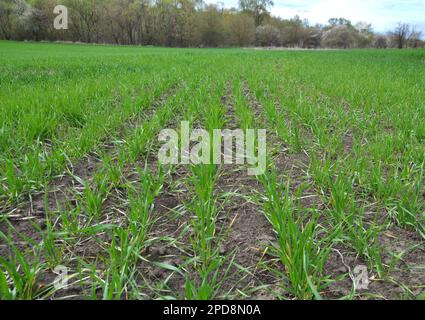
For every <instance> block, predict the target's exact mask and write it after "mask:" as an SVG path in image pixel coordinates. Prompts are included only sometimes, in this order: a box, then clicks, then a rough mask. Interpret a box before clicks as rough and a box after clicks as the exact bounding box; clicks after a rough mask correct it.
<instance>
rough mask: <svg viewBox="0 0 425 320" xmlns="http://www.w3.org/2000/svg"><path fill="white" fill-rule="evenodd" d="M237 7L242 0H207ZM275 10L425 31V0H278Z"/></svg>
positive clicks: (383, 28) (280, 13)
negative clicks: (405, 25) (399, 23)
mask: <svg viewBox="0 0 425 320" xmlns="http://www.w3.org/2000/svg"><path fill="white" fill-rule="evenodd" d="M206 2H208V3H216V2H224V4H225V7H237V4H238V0H216V1H215V0H207V1H206ZM274 4H275V5H274V7H273V9H272V14H273V15H276V16H280V17H282V18H290V17H293V16H295V15H296V14H298V15H299V16H300V17H301V18H303V19H308V20H309V21H310V23H326V22H327V21H328V20H329V19H330V18H333V17H344V18H347V19H349V20H352V22H353V23H355V22H358V21H367V22H369V23H372V24H373V27H374V29H375V31H379V32H384V31H388V30H391V29H393V28H394V27H395V26H396V25H397V23H398V22H408V23H410V24H412V25H415V26H416V27H417V29H419V30H422V31H423V32H424V33H425V0H293V1H286V0H275V1H274Z"/></svg>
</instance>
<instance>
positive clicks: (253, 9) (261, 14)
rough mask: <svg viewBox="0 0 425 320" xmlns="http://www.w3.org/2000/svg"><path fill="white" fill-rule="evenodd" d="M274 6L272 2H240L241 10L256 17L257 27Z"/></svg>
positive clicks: (260, 0) (242, 0) (248, 0)
mask: <svg viewBox="0 0 425 320" xmlns="http://www.w3.org/2000/svg"><path fill="white" fill-rule="evenodd" d="M273 5H274V3H273V1H272V0H239V8H240V9H241V11H242V12H246V13H249V14H251V15H252V16H253V17H254V20H255V26H256V27H258V26H259V25H261V23H262V22H263V20H264V18H265V17H267V16H268V15H269V14H270V13H269V11H268V10H269V8H271V7H273Z"/></svg>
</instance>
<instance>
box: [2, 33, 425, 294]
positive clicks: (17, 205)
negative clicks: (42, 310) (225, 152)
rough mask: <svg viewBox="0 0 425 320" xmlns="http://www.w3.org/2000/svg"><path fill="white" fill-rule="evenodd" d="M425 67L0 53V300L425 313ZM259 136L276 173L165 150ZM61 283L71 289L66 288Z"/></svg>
mask: <svg viewBox="0 0 425 320" xmlns="http://www.w3.org/2000/svg"><path fill="white" fill-rule="evenodd" d="M424 74H425V50H422V49H418V50H399V51H396V50H382V51H381V50H346V51H336V50H334V51H324V50H323V51H295V50H287V51H283V50H253V49H252V50H251V49H165V48H153V47H130V46H128V47H125V46H124V47H114V46H102V45H71V44H48V43H38V44H35V43H15V42H6V41H1V42H0V114H1V116H0V298H2V299H202V300H204V299H290V300H293V299H425V242H424V240H425V217H424V213H425V187H424V164H425V148H424V147H425V77H424ZM181 121H189V122H190V123H191V125H192V127H193V128H204V129H207V130H209V131H210V132H212V131H213V130H214V129H221V128H228V129H235V128H240V129H242V130H245V129H267V152H268V153H267V170H266V173H265V174H263V175H260V176H248V175H247V173H246V166H245V165H161V164H160V163H159V162H158V149H159V148H160V146H161V143H160V142H159V141H158V134H159V133H160V131H161V130H162V129H164V128H172V129H176V130H179V126H180V123H181ZM58 278H59V280H60V281H58Z"/></svg>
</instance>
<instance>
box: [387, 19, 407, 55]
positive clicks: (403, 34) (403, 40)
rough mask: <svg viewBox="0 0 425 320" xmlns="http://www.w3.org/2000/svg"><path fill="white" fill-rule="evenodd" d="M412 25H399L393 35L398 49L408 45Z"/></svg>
mask: <svg viewBox="0 0 425 320" xmlns="http://www.w3.org/2000/svg"><path fill="white" fill-rule="evenodd" d="M410 32H411V31H410V25H409V24H407V23H401V22H400V23H399V24H398V26H397V28H396V29H395V30H394V32H392V33H391V37H392V39H393V41H394V42H395V44H396V46H397V48H399V49H403V48H405V47H406V45H407V41H408V39H409V37H410Z"/></svg>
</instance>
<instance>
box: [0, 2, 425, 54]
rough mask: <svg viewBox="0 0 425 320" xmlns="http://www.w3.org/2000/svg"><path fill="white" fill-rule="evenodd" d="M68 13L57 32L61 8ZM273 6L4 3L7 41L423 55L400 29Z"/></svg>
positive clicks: (0, 17)
mask: <svg viewBox="0 0 425 320" xmlns="http://www.w3.org/2000/svg"><path fill="white" fill-rule="evenodd" d="M57 5H63V6H65V7H66V8H68V18H69V23H68V29H66V30H56V29H55V28H54V26H53V21H54V19H55V17H56V16H57V14H55V13H54V8H55V7H56V6H57ZM272 6H273V2H272V0H239V5H238V8H231V9H226V8H224V6H223V4H222V3H217V4H209V5H208V4H205V3H204V2H203V1H202V0H0V39H6V40H32V41H42V40H43V41H72V42H86V43H111V44H128V45H155V46H167V47H250V46H263V47H275V46H276V47H296V48H345V49H348V48H372V47H375V48H409V47H410V48H419V47H425V42H424V41H423V40H422V39H421V36H422V35H421V33H420V32H418V31H417V30H416V29H415V28H414V27H412V26H410V25H409V24H403V23H400V24H399V25H398V26H397V28H396V29H395V30H393V31H392V32H388V33H386V34H379V33H375V32H374V31H373V28H372V25H371V24H369V23H366V22H358V23H355V24H353V23H352V22H351V21H349V20H347V19H344V18H334V19H330V20H329V22H328V23H327V24H326V25H319V24H315V25H312V24H310V23H309V22H308V21H307V20H303V19H301V18H300V17H299V16H295V17H294V18H292V19H282V18H279V17H274V16H272V15H271V14H270V9H271V7H272Z"/></svg>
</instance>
